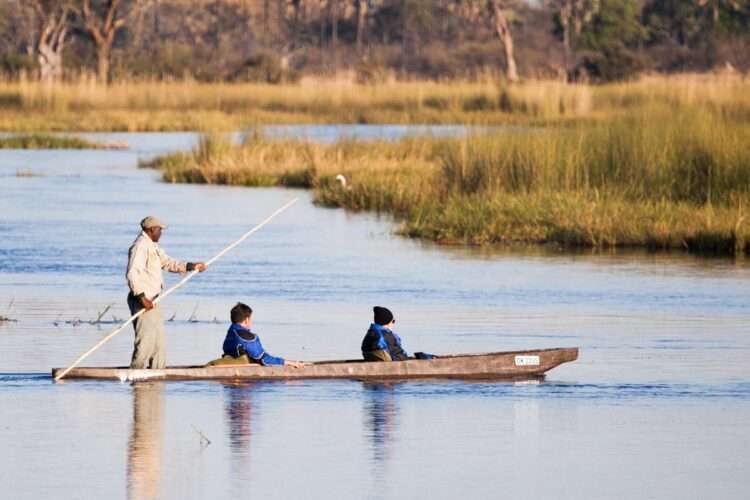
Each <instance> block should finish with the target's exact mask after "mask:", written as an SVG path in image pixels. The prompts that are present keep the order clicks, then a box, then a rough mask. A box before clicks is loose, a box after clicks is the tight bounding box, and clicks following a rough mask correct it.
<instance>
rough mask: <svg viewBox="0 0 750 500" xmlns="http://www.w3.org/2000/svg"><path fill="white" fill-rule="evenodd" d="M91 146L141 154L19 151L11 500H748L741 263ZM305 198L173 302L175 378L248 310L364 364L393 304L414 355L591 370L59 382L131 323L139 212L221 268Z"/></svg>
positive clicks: (316, 130) (106, 358)
mask: <svg viewBox="0 0 750 500" xmlns="http://www.w3.org/2000/svg"><path fill="white" fill-rule="evenodd" d="M266 133H267V134H268V135H284V136H288V137H296V138H305V139H307V140H318V141H331V140H335V139H336V138H337V137H339V136H347V137H351V136H356V137H359V138H364V139H368V138H381V137H382V138H388V139H394V138H398V137H399V136H401V135H403V134H407V133H433V134H435V135H438V134H456V133H463V129H460V128H447V129H434V130H429V129H411V128H408V127H406V128H404V127H352V128H349V127H343V126H339V127H319V126H313V127H303V128H294V127H283V128H273V129H269V130H267V131H266ZM93 137H94V138H96V139H99V140H104V141H112V142H118V141H125V142H127V143H128V144H129V149H127V150H123V151H101V150H97V151H15V150H6V151H0V316H5V317H7V318H10V319H11V321H6V322H2V323H0V443H2V453H1V454H0V485H3V488H4V494H3V496H5V495H6V494H7V495H8V498H35V499H36V498H40V497H43V498H44V497H51V498H101V497H107V498H169V499H172V498H206V497H217V498H227V497H239V498H247V497H250V496H253V497H260V496H264V497H271V498H289V497H292V496H299V497H302V498H320V497H327V498H328V497H330V498H342V497H346V498H349V497H352V498H423V497H432V498H446V499H447V498H456V497H461V498H464V497H465V498H500V497H509V498H522V497H530V496H531V497H546V498H678V497H684V498H745V497H746V492H747V489H748V486H750V480H749V479H748V478H747V470H748V469H749V468H750V452H748V450H750V423H749V422H750V364H749V363H748V362H747V359H748V355H750V336H748V324H749V323H750V322H749V321H748V320H749V319H750V308H749V306H748V304H749V303H750V287H748V283H749V282H750V281H749V280H750V266H748V264H747V263H746V262H745V261H742V260H739V261H736V260H730V259H718V258H705V257H696V256H689V255H684V254H680V253H672V254H648V253H638V252H617V253H595V252H590V251H587V252H577V253H570V252H558V251H555V250H551V249H544V248H529V249H523V250H520V249H512V250H511V249H481V248H458V247H442V246H437V245H434V244H430V243H425V242H420V241H416V240H410V239H406V238H403V237H400V236H397V235H396V234H395V230H396V229H397V227H398V226H397V223H395V222H394V221H392V220H391V219H390V218H388V217H378V216H377V215H374V214H362V213H356V214H355V213H348V212H346V211H344V210H338V209H325V208H321V207H318V206H316V205H315V204H314V203H313V202H312V196H311V193H309V192H307V191H301V190H289V189H248V188H238V187H221V186H198V185H176V184H166V183H163V182H161V181H160V178H159V174H158V173H157V172H154V171H152V170H144V169H138V168H137V167H136V164H137V160H138V159H139V158H148V157H151V156H153V155H155V154H160V153H164V152H167V151H173V150H185V149H188V148H190V147H191V146H192V145H193V144H195V141H196V140H197V135H196V134H190V133H165V134H159V133H155V134H95V135H94V136H93ZM294 197H299V198H300V201H299V202H298V203H297V204H296V205H295V206H294V207H293V208H291V209H290V210H289V211H288V212H286V213H284V214H282V215H281V216H279V217H278V219H277V220H275V221H274V222H273V223H272V224H270V225H269V226H267V227H265V228H264V229H262V230H261V231H259V232H258V233H256V234H255V235H253V236H252V237H251V238H250V239H249V240H247V241H246V242H245V243H244V244H242V245H241V246H239V247H237V248H236V249H235V250H234V251H232V252H231V253H229V254H228V255H227V256H226V257H224V258H223V259H222V260H220V261H219V262H217V263H216V265H214V266H213V267H212V268H211V269H210V270H209V271H208V272H206V273H203V274H201V275H198V276H197V277H196V278H194V279H193V280H192V281H190V282H189V283H188V284H187V285H186V286H185V287H183V288H181V289H180V291H179V292H178V293H177V294H175V295H173V296H171V297H169V298H168V299H167V300H166V301H165V302H164V304H163V308H164V312H165V314H166V316H167V319H168V320H169V321H167V323H166V327H167V335H168V363H169V364H172V365H175V364H201V363H204V362H206V361H208V360H209V359H211V358H213V357H216V356H217V355H218V354H219V353H220V348H221V341H222V339H223V335H224V332H225V330H226V326H227V322H228V310H229V309H230V308H231V307H232V305H234V304H235V303H236V302H237V301H238V300H241V301H243V302H247V303H248V304H250V305H251V306H252V307H253V309H254V310H255V318H254V324H255V327H256V330H257V331H258V332H259V333H260V334H261V335H262V337H263V342H264V345H265V346H266V348H267V349H268V350H269V352H271V353H272V354H274V355H279V356H286V357H289V358H293V359H303V360H316V359H335V358H349V357H353V356H357V355H358V350H359V343H360V341H361V337H362V335H363V334H364V332H365V330H366V329H367V326H368V323H369V321H370V317H371V311H372V306H373V305H385V306H388V307H389V308H391V310H393V311H394V313H395V315H396V317H397V320H398V321H397V326H398V331H399V333H400V334H401V336H402V338H403V339H404V344H405V347H406V348H407V349H408V350H411V351H415V350H422V351H429V352H434V353H461V352H484V351H498V350H518V349H531V348H543V347H557V346H578V347H579V348H580V359H579V360H578V361H576V362H575V363H570V364H567V365H564V366H561V367H559V368H557V369H555V370H553V371H552V372H550V374H549V376H548V377H547V379H546V380H545V381H543V382H541V383H513V382H495V383H487V382H455V381H451V382H448V381H418V382H399V383H390V384H377V383H362V382H356V381H304V382H266V383H246V384H230V383H217V382H200V381H196V382H169V383H158V382H156V383H145V384H135V385H130V384H124V383H112V382H99V381H88V382H84V381H68V382H64V383H59V384H55V383H53V382H52V381H51V378H50V376H49V370H50V369H51V368H52V367H59V366H66V365H67V364H69V363H70V362H72V361H73V360H74V359H75V358H76V357H77V356H78V355H79V354H80V353H81V352H83V351H85V350H86V349H88V348H89V347H90V346H91V345H93V344H94V343H95V342H96V341H97V340H98V339H100V338H101V337H102V336H103V335H105V334H106V333H108V332H109V331H110V330H111V329H113V328H114V327H115V326H117V323H118V321H119V320H122V319H124V318H126V317H127V316H128V311H127V307H126V304H125V295H126V293H127V287H126V283H125V277H124V273H125V264H126V261H127V249H128V246H129V245H130V243H131V242H132V240H133V239H134V238H135V237H136V236H137V234H138V231H139V228H138V221H139V220H140V219H141V218H142V217H144V216H145V215H148V214H154V215H158V216H159V217H161V218H164V219H166V220H167V222H168V223H169V224H170V227H169V229H168V230H167V232H166V233H165V235H164V237H163V238H162V241H161V244H162V246H163V247H164V248H165V249H166V250H167V251H168V252H169V253H170V254H171V255H172V256H174V257H178V258H183V259H187V260H207V259H208V258H210V257H211V256H212V255H213V254H215V253H216V252H218V251H219V250H221V249H222V248H223V247H224V246H226V245H227V244H228V243H229V242H231V241H233V240H234V239H236V238H237V237H239V236H240V235H242V234H243V233H244V232H245V231H247V230H248V229H250V228H251V227H253V226H254V225H255V224H257V223H258V222H259V221H261V220H262V219H263V218H265V217H266V216H267V215H268V214H270V213H271V212H273V211H274V210H275V209H276V208H277V207H279V206H281V205H282V204H283V203H285V202H286V201H288V200H290V199H292V198H294ZM177 278H178V276H175V275H172V276H169V284H172V283H175V281H176V279H177ZM105 310H106V312H104V314H103V315H102V316H101V319H100V322H99V323H94V320H95V319H96V318H97V317H99V315H100V314H101V313H102V312H103V311H105ZM132 340H133V339H132V332H131V331H130V330H126V331H125V332H123V333H121V334H120V335H119V336H117V337H115V338H114V339H113V340H112V341H111V342H109V343H108V344H106V345H105V347H103V348H102V349H100V350H99V351H97V352H96V353H95V354H94V355H93V356H92V357H91V358H90V359H89V360H87V361H86V364H88V365H102V366H112V365H125V364H127V363H128V361H129V356H130V352H131V349H132Z"/></svg>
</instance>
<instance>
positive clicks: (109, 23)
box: [0, 0, 750, 83]
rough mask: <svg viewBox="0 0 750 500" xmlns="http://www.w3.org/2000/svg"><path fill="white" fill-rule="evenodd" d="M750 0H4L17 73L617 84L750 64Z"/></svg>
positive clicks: (0, 8)
mask: <svg viewBox="0 0 750 500" xmlns="http://www.w3.org/2000/svg"><path fill="white" fill-rule="evenodd" d="M749 28H750V0H0V73H2V74H3V75H4V77H5V78H9V79H14V78H21V77H23V78H40V79H43V80H59V79H76V78H80V77H82V76H85V75H87V74H90V75H94V76H95V77H96V78H97V79H99V80H100V81H102V80H109V81H111V80H121V79H124V80H127V79H174V78H184V77H189V78H194V79H197V80H201V81H263V82H271V83H275V82H283V81H293V80H294V79H297V78H299V77H300V76H303V75H306V74H312V75H335V74H341V73H348V74H350V75H353V76H354V77H356V78H357V79H358V80H359V81H363V82H371V81H374V82H377V81H384V80H388V79H392V78H432V79H449V78H474V77H481V76H483V75H496V74H502V75H504V77H505V78H507V79H508V80H510V81H514V80H517V79H519V78H559V79H569V80H571V79H572V80H589V81H611V80H620V79H626V78H629V77H632V76H633V75H636V74H639V73H641V72H644V71H660V72H677V71H701V70H709V69H713V68H715V67H722V68H724V67H731V68H734V69H736V70H738V71H743V72H744V71H747V70H748V68H750V29H749Z"/></svg>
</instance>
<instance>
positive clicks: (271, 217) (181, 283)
mask: <svg viewBox="0 0 750 500" xmlns="http://www.w3.org/2000/svg"><path fill="white" fill-rule="evenodd" d="M297 200H299V198H294V199H293V200H291V201H289V202H288V203H287V204H285V205H284V206H283V207H281V208H279V209H278V210H276V211H275V212H274V213H272V214H271V215H269V216H268V217H266V219H265V220H264V221H263V222H261V223H260V224H258V225H257V226H255V227H254V228H252V229H251V230H250V231H248V232H246V233H245V234H243V235H242V237H241V238H240V239H238V240H237V241H235V242H234V243H232V244H231V245H229V246H228V247H226V248H225V249H224V250H222V251H221V252H219V253H217V254H216V255H214V256H213V257H212V258H211V259H210V260H208V261H207V262H206V266H210V265H211V264H213V263H214V262H216V261H217V260H219V259H220V258H221V257H223V256H224V255H225V254H226V253H227V252H228V251H230V250H231V249H233V248H234V247H236V246H237V245H239V244H240V243H242V242H243V241H245V240H246V239H247V238H249V237H250V235H251V234H253V233H254V232H256V231H258V230H259V229H260V228H262V227H263V226H265V225H266V224H268V223H269V222H271V219H273V218H274V217H276V216H277V215H279V214H280V213H281V212H283V211H284V210H286V209H287V208H289V207H291V206H292V205H294V204H295V203H296V202H297ZM198 272H199V271H190V272H189V273H188V274H187V275H186V276H185V277H184V278H182V279H181V280H180V281H179V282H178V283H177V284H176V285H174V286H172V287H171V288H170V289H168V290H167V291H166V292H164V293H162V294H160V295H159V296H158V297H156V299H154V305H156V304H158V303H159V302H161V300H162V299H164V298H165V297H167V296H168V295H170V294H171V293H172V292H174V291H175V290H177V289H178V288H180V287H181V286H182V285H184V284H185V283H187V282H188V280H189V279H190V278H192V277H193V276H195V275H196V274H198ZM145 312H146V309H141V310H140V311H138V312H137V313H135V314H134V315H132V316H131V317H130V318H128V319H127V320H126V321H124V322H123V323H122V324H121V325H120V326H118V327H117V328H115V329H114V330H112V332H110V333H109V334H107V336H105V337H104V338H102V339H101V340H100V341H99V342H97V343H96V345H94V347H92V348H91V349H89V350H88V351H86V352H84V353H83V354H81V355H80V356H79V357H78V359H76V360H75V361H74V362H73V364H72V365H70V366H69V367H67V368H66V369H65V370H63V371H61V372H60V373H58V374H57V376H56V377H55V382H58V381H60V380H61V379H62V378H63V377H64V376H65V375H67V374H68V372H69V371H70V370H72V369H73V368H75V367H76V366H78V364H79V363H80V362H81V361H83V360H84V359H86V358H87V357H88V356H89V355H90V354H91V353H93V352H94V351H96V350H97V349H99V348H100V347H101V346H103V345H104V344H106V343H107V342H108V341H109V339H111V338H112V337H114V336H115V335H117V334H118V333H120V332H121V331H122V330H124V329H125V327H126V326H128V325H129V324H130V323H132V322H133V321H135V320H136V319H138V318H139V317H140V316H141V315H142V314H143V313H145Z"/></svg>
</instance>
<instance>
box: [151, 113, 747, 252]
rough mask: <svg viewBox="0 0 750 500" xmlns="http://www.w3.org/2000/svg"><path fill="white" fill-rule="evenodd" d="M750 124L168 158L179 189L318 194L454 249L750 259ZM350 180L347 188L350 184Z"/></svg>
mask: <svg viewBox="0 0 750 500" xmlns="http://www.w3.org/2000/svg"><path fill="white" fill-rule="evenodd" d="M748 144H750V123H742V122H738V121H737V119H736V116H734V115H730V114H726V113H724V112H723V111H722V110H721V109H720V107H717V106H712V105H708V104H707V103H705V102H704V103H700V104H695V105H689V106H688V105H686V106H683V107H681V108H677V109H674V108H672V107H671V106H669V105H668V104H664V103H662V102H659V101H658V100H655V101H654V102H653V103H652V104H651V105H650V106H648V107H647V108H643V109H637V110H636V111H634V112H631V113H627V114H621V115H616V116H614V117H612V118H610V119H609V120H601V121H594V122H584V123H579V124H575V125H564V126H563V125H559V126H554V127H536V128H534V127H525V128H518V127H517V128H511V129H505V130H502V131H495V132H490V133H485V134H475V135H470V136H467V137H463V138H451V139H445V138H429V137H422V138H410V139H404V140H401V141H396V142H388V141H378V142H357V141H343V142H339V143H336V144H332V145H321V144H311V143H305V142H296V141H288V140H271V139H265V138H263V137H262V136H260V135H257V134H251V135H250V136H249V137H248V138H247V139H246V140H245V141H243V143H242V144H240V145H232V144H231V143H229V142H228V141H227V140H226V139H220V138H217V137H216V136H207V137H206V138H204V140H203V141H202V142H201V144H200V145H199V146H198V147H197V148H196V150H195V151H193V152H192V153H191V154H181V155H171V156H168V157H164V158H161V159H158V160H157V161H156V162H155V165H154V166H157V167H158V168H161V169H162V170H163V171H164V178H165V180H167V181H170V182H205V183H221V184H241V185H251V186H257V185H286V186H297V187H309V188H314V189H315V197H316V200H317V201H318V202H319V203H321V204H323V205H327V206H338V207H346V208H348V209H353V210H374V211H380V212H385V213H390V214H393V215H394V216H395V217H396V219H397V220H398V221H400V223H401V229H400V230H401V232H402V233H403V234H406V235H409V236H414V237H422V238H428V239H431V240H436V241H440V242H445V243H460V244H504V243H525V244H526V243H554V244H557V245H562V246H590V247H600V248H605V247H620V246H633V247H647V248H653V249H657V248H658V249H687V250H691V251H710V252H718V253H723V254H737V253H743V254H744V253H746V252H747V251H748V241H749V238H748V236H750V225H749V224H748V221H747V218H746V215H745V210H746V209H745V207H747V206H748V202H750V148H749V147H748ZM338 174H342V175H343V176H344V177H345V178H346V180H347V181H346V184H345V185H342V183H339V182H336V180H335V177H336V176H337V175H338Z"/></svg>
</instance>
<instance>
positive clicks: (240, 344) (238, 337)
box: [223, 323, 284, 366]
mask: <svg viewBox="0 0 750 500" xmlns="http://www.w3.org/2000/svg"><path fill="white" fill-rule="evenodd" d="M223 349H224V354H227V355H229V356H232V357H233V358H238V357H240V356H242V355H243V354H247V355H248V356H249V357H250V358H251V359H253V360H255V361H257V362H259V363H260V364H262V365H264V366H268V365H283V364H284V358H277V357H275V356H271V355H270V354H268V353H267V352H266V351H265V350H264V349H263V344H261V343H260V337H258V335H256V334H255V333H253V332H251V331H250V330H248V329H247V328H245V327H244V326H242V325H240V324H239V323H232V324H231V325H230V326H229V330H227V336H226V338H225V339H224V345H223Z"/></svg>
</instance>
